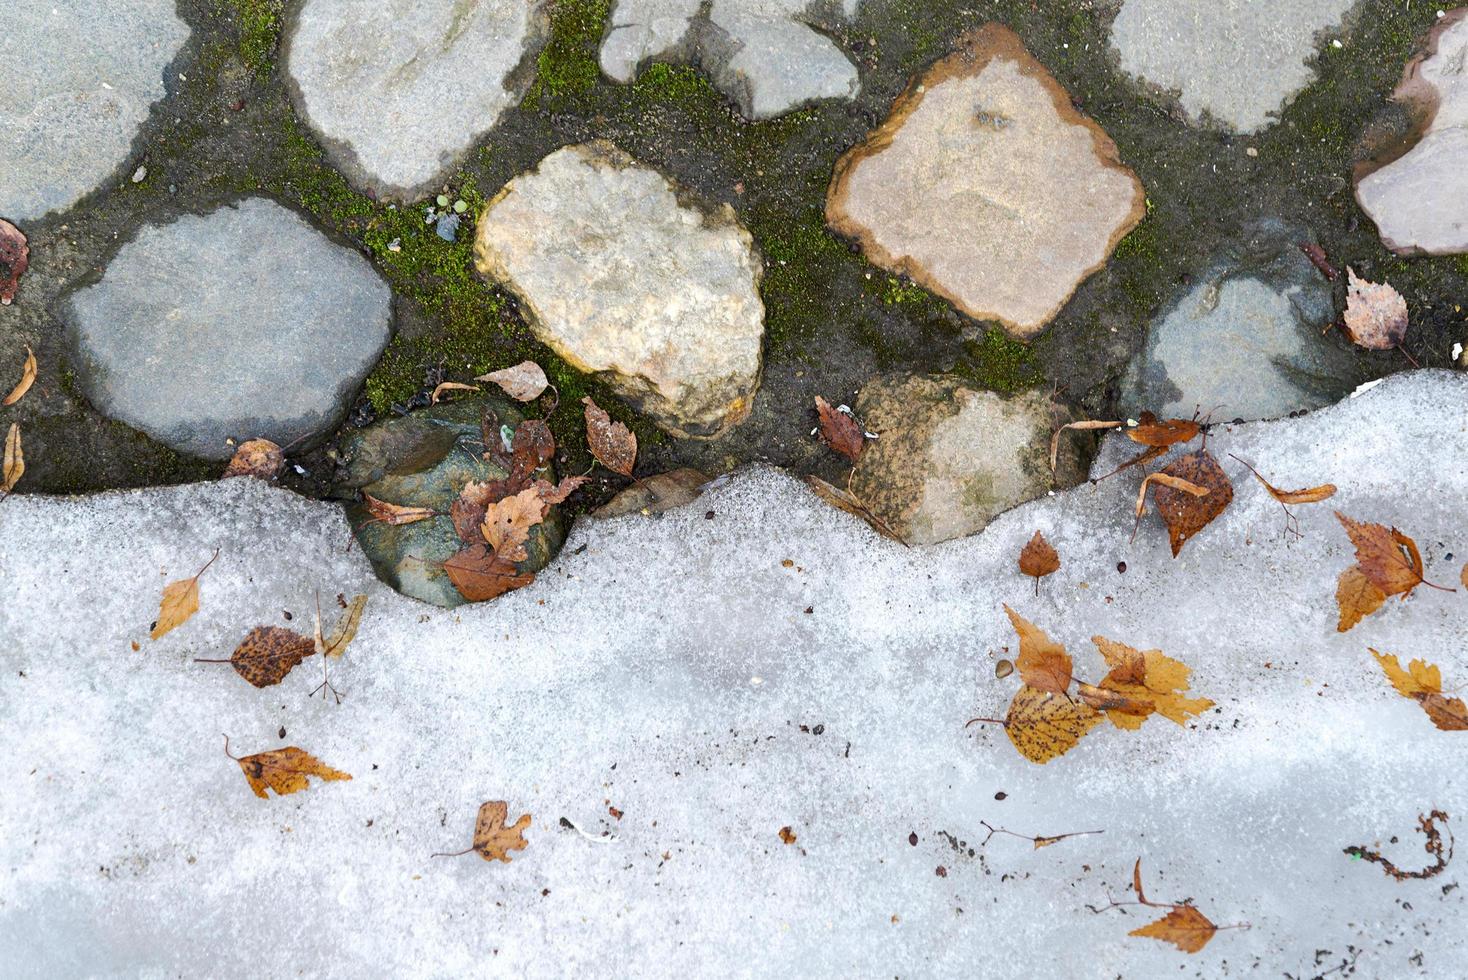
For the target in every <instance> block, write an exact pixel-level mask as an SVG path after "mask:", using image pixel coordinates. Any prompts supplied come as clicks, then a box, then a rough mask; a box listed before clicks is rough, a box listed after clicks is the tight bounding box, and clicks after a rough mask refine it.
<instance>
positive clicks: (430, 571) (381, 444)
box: [338, 396, 566, 608]
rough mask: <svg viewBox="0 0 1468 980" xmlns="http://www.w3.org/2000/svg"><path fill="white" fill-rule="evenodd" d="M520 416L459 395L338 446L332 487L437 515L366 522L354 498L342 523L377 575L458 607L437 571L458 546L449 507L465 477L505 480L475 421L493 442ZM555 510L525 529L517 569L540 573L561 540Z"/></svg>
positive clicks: (454, 592) (501, 403)
mask: <svg viewBox="0 0 1468 980" xmlns="http://www.w3.org/2000/svg"><path fill="white" fill-rule="evenodd" d="M486 413H488V414H487V415H486ZM524 418H525V416H524V414H523V413H522V412H520V411H519V410H518V409H516V408H515V407H513V406H512V405H511V404H510V403H509V402H508V401H506V400H504V399H502V398H494V397H488V396H485V397H475V398H465V399H462V400H460V401H456V402H452V403H445V404H442V405H434V406H432V407H430V408H424V409H420V410H419V411H416V412H413V413H411V414H409V415H404V416H401V417H399V418H393V419H388V420H387V421H385V422H379V423H377V424H376V425H373V426H371V427H369V428H367V429H363V430H361V431H359V432H354V433H352V434H351V435H350V436H348V437H347V438H346V439H344V440H343V441H342V460H343V465H342V471H341V474H340V479H339V481H338V485H339V486H340V487H341V488H342V489H343V490H347V491H357V490H361V491H364V492H366V493H370V494H371V495H372V496H374V497H376V498H377V499H378V500H383V501H386V502H387V503H390V504H401V505H403V506H406V507H430V508H432V509H433V510H436V511H438V512H439V513H440V514H441V515H442V516H440V517H433V518H430V519H428V520H424V521H415V522H414V523H412V524H399V525H397V526H393V525H389V524H385V523H382V522H377V521H373V520H371V515H370V514H369V513H368V512H367V509H366V507H364V506H363V505H362V503H361V502H359V501H354V502H353V503H351V504H348V505H347V520H348V521H350V522H351V525H352V531H353V534H354V535H355V536H356V539H357V543H358V544H359V545H360V546H361V548H362V553H363V554H364V555H366V556H367V560H368V561H369V562H371V563H372V570H373V571H374V572H376V573H377V577H378V578H380V579H382V581H384V582H386V583H387V584H388V585H390V586H392V587H393V588H394V589H396V590H397V591H399V592H401V593H402V594H403V595H406V596H411V597H413V598H414V599H422V600H423V601H424V602H428V603H432V604H433V605H435V606H443V607H446V608H452V607H454V606H460V605H463V604H464V597H463V596H462V595H460V594H459V590H458V589H456V588H454V583H453V582H451V581H449V577H448V575H447V574H445V573H444V571H443V569H442V567H440V566H441V565H442V563H443V562H444V561H446V560H448V559H449V558H452V557H453V556H454V555H456V554H458V553H459V551H460V550H462V549H463V547H464V545H463V542H462V541H461V540H460V538H459V536H458V534H456V533H455V531H454V522H453V520H452V519H451V518H450V517H449V507H450V505H452V504H453V502H454V501H455V500H456V499H458V496H459V493H460V492H461V491H462V490H463V489H464V485H465V484H466V483H468V482H469V481H470V480H476V481H479V482H488V481H490V480H503V479H504V478H505V477H507V476H509V471H508V470H506V469H505V467H503V466H501V465H500V464H499V463H497V462H495V461H493V460H487V459H485V458H484V438H483V435H482V432H483V431H484V429H483V428H481V422H484V421H486V420H487V424H486V425H485V426H484V428H487V430H488V431H490V432H492V433H495V434H496V437H498V433H499V431H500V426H502V425H504V426H509V427H510V429H511V430H513V429H514V427H515V426H516V425H519V424H520V422H522V421H523V420H524ZM548 469H549V472H541V473H539V474H537V476H540V477H542V478H544V479H547V480H551V481H552V482H554V481H555V470H554V469H553V468H548ZM560 513H561V509H560V508H559V507H552V508H551V512H550V515H549V516H548V517H547V518H546V519H545V521H543V522H542V523H540V524H538V525H536V526H535V527H534V528H532V529H531V531H530V540H528V541H527V542H525V550H526V553H527V554H528V556H529V557H527V558H526V559H525V561H522V562H519V563H518V564H517V565H516V566H515V567H516V568H517V569H518V570H519V571H521V572H538V571H540V570H541V569H542V568H544V567H545V566H546V565H547V564H549V563H550V560H551V559H552V558H554V557H555V554H556V552H557V551H559V550H560V548H561V542H562V541H564V540H565V537H566V534H565V530H564V528H563V527H562V525H561V517H560Z"/></svg>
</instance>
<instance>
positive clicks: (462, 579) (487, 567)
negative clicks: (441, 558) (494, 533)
mask: <svg viewBox="0 0 1468 980" xmlns="http://www.w3.org/2000/svg"><path fill="white" fill-rule="evenodd" d="M443 570H444V572H445V574H447V575H448V577H449V581H450V582H452V583H453V584H454V588H456V589H458V590H459V594H460V595H462V596H463V597H464V598H465V599H467V600H469V601H470V602H483V601H485V600H486V599H493V598H495V597H496V596H500V595H504V594H505V593H506V592H510V591H513V590H514V589H521V588H524V587H525V586H527V585H529V584H530V583H531V582H534V581H535V575H534V574H532V573H530V572H526V573H524V574H521V573H520V572H519V571H518V570H517V569H516V568H515V565H514V563H512V562H509V561H506V560H505V559H503V558H501V557H500V556H499V555H496V554H495V553H494V550H493V549H492V548H490V547H489V545H487V544H484V543H483V542H479V543H476V544H471V545H469V546H468V547H467V548H465V549H464V550H463V551H461V552H459V553H458V554H457V555H454V556H453V557H452V558H450V559H449V560H448V561H446V562H444V563H443Z"/></svg>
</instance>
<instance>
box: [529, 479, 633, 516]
mask: <svg viewBox="0 0 1468 980" xmlns="http://www.w3.org/2000/svg"><path fill="white" fill-rule="evenodd" d="M590 479H591V477H589V476H568V477H566V478H565V479H564V480H562V481H561V482H560V483H552V482H550V481H549V480H536V481H535V482H534V483H532V484H531V486H532V487H534V488H535V492H536V493H538V494H539V495H540V502H541V503H542V504H543V505H545V507H547V508H548V507H553V506H555V505H556V504H563V503H565V502H566V498H567V497H569V496H571V494H573V493H575V492H576V491H577V490H579V489H581V487H582V486H583V485H585V484H586V482H587V481H588V480H590ZM643 482H647V481H643Z"/></svg>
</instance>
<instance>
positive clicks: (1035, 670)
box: [1004, 606, 1071, 695]
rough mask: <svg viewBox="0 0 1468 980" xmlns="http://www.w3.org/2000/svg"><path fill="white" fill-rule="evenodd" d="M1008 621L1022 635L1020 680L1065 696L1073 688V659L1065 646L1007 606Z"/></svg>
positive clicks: (1042, 689)
mask: <svg viewBox="0 0 1468 980" xmlns="http://www.w3.org/2000/svg"><path fill="white" fill-rule="evenodd" d="M1004 611H1005V612H1006V613H1008V614H1009V621H1010V622H1011V623H1013V624H1014V630H1015V632H1016V633H1018V634H1019V656H1018V657H1016V658H1015V666H1016V667H1018V668H1019V676H1020V680H1022V681H1024V683H1026V684H1028V685H1029V686H1030V687H1033V688H1035V689H1036V690H1040V691H1047V692H1050V693H1052V694H1060V695H1064V694H1065V690H1066V688H1068V687H1070V677H1071V660H1070V654H1068V653H1066V652H1065V647H1063V646H1061V645H1060V644H1059V643H1056V642H1055V641H1054V640H1052V639H1050V637H1049V636H1048V635H1046V633H1045V631H1044V630H1042V629H1040V627H1038V626H1036V625H1035V624H1034V623H1032V622H1030V621H1029V620H1027V619H1025V618H1024V617H1023V616H1021V615H1020V614H1019V613H1017V612H1015V611H1014V610H1013V609H1010V608H1009V607H1008V606H1005V607H1004Z"/></svg>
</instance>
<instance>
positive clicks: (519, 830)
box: [434, 800, 530, 864]
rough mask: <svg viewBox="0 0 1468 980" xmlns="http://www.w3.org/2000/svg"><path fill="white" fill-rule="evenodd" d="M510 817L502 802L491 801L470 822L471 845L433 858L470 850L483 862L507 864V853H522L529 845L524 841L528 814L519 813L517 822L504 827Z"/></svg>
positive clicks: (508, 810) (528, 819)
mask: <svg viewBox="0 0 1468 980" xmlns="http://www.w3.org/2000/svg"><path fill="white" fill-rule="evenodd" d="M509 815H510V805H509V804H508V803H506V802H504V801H503V800H492V801H490V802H488V803H483V804H481V805H480V807H479V816H478V817H476V818H475V820H474V843H472V844H470V845H469V847H468V848H467V849H465V850H462V851H459V852H457V853H455V854H435V855H434V857H457V856H458V855H459V854H468V853H469V852H470V851H473V852H474V853H476V854H478V855H479V856H480V857H482V858H484V860H486V861H503V862H504V863H505V864H509V863H510V852H511V851H523V850H525V848H526V847H527V846H528V845H529V843H530V842H529V841H527V840H526V839H525V828H526V827H529V826H530V814H528V813H522V814H520V819H519V820H516V821H515V823H514V824H513V825H511V826H506V825H505V820H506V819H507V818H508V817H509Z"/></svg>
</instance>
